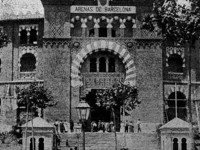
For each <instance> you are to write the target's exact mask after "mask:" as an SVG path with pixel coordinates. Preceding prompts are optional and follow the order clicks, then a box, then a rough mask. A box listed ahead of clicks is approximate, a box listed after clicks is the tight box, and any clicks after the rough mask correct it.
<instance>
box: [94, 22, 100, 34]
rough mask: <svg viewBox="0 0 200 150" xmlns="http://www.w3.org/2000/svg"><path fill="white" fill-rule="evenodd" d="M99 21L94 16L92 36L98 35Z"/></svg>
mask: <svg viewBox="0 0 200 150" xmlns="http://www.w3.org/2000/svg"><path fill="white" fill-rule="evenodd" d="M99 22H100V19H99V18H98V19H96V18H94V37H99V28H100V26H99Z"/></svg>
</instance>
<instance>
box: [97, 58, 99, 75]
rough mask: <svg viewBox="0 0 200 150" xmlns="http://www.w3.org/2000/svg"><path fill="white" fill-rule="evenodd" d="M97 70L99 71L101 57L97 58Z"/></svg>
mask: <svg viewBox="0 0 200 150" xmlns="http://www.w3.org/2000/svg"><path fill="white" fill-rule="evenodd" d="M97 72H99V58H97Z"/></svg>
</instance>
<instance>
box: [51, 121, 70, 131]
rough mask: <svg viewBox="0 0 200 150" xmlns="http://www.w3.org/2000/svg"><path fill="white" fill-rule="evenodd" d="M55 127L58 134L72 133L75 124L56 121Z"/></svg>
mask: <svg viewBox="0 0 200 150" xmlns="http://www.w3.org/2000/svg"><path fill="white" fill-rule="evenodd" d="M54 126H55V128H56V132H57V133H59V134H60V133H66V132H68V133H71V132H73V131H74V122H73V120H70V122H67V121H66V120H60V121H59V120H56V121H55V123H54Z"/></svg>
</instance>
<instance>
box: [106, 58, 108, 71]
mask: <svg viewBox="0 0 200 150" xmlns="http://www.w3.org/2000/svg"><path fill="white" fill-rule="evenodd" d="M108 67H109V60H108V57H106V72H108V69H109V68H108Z"/></svg>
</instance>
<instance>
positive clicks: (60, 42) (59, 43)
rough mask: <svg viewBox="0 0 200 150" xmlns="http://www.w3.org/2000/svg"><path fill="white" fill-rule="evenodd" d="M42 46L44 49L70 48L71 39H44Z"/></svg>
mask: <svg viewBox="0 0 200 150" xmlns="http://www.w3.org/2000/svg"><path fill="white" fill-rule="evenodd" d="M43 45H44V47H45V48H47V47H51V48H52V47H53V46H55V47H57V48H59V47H62V48H64V47H66V46H67V47H70V46H71V39H44V40H43Z"/></svg>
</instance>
